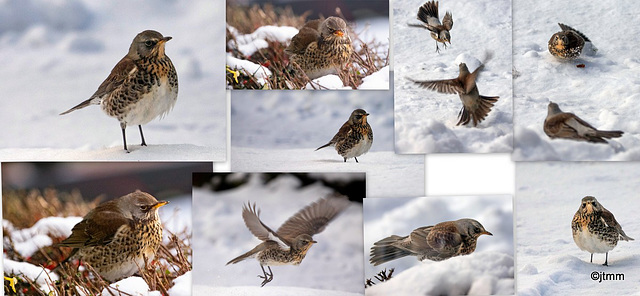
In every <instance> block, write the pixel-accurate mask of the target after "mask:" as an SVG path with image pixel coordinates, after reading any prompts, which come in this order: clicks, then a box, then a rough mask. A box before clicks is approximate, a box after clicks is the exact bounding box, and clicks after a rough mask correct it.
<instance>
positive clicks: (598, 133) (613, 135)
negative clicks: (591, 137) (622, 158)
mask: <svg viewBox="0 0 640 296" xmlns="http://www.w3.org/2000/svg"><path fill="white" fill-rule="evenodd" d="M622 134H624V132H623V131H596V137H602V138H607V139H611V138H620V137H622Z"/></svg>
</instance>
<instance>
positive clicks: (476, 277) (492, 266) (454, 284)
mask: <svg viewBox="0 0 640 296" xmlns="http://www.w3.org/2000/svg"><path fill="white" fill-rule="evenodd" d="M363 211H364V252H365V254H366V256H365V278H366V279H370V278H373V277H374V276H375V275H376V274H377V273H379V272H380V271H382V270H384V269H387V271H389V269H391V268H395V270H394V273H393V278H392V279H391V280H389V281H387V282H384V283H378V282H377V281H376V280H374V281H375V282H376V285H374V286H373V287H369V288H367V289H366V293H367V295H369V294H371V295H390V294H389V293H390V291H398V293H397V294H398V295H443V294H444V295H460V294H461V293H462V292H463V291H469V292H468V293H469V294H471V292H472V291H475V294H485V295H486V294H513V293H514V274H515V270H514V232H513V199H512V197H511V196H507V195H486V196H431V197H416V198H367V199H365V200H364V209H363ZM461 218H471V219H475V220H477V221H479V222H480V223H481V224H482V225H483V226H484V227H485V229H486V230H487V231H489V232H491V233H492V234H493V236H481V237H480V238H479V239H478V244H477V248H476V251H475V252H474V253H472V254H470V255H466V256H460V257H454V258H450V259H447V260H444V261H441V262H434V261H429V260H425V261H418V260H417V259H416V257H413V256H409V257H405V258H401V259H396V260H393V261H390V262H387V263H384V264H381V265H378V266H373V265H371V264H370V263H369V258H370V257H369V253H370V248H371V246H373V243H374V242H376V241H378V240H381V239H383V238H385V237H388V236H390V235H392V234H395V235H400V236H406V235H409V234H410V233H411V231H412V230H414V229H416V228H418V227H422V226H428V225H435V224H437V223H440V222H444V221H452V220H457V219H461ZM455 275H457V276H455ZM417 279H421V280H417ZM400 292H404V294H403V293H400ZM485 292H486V293H485Z"/></svg>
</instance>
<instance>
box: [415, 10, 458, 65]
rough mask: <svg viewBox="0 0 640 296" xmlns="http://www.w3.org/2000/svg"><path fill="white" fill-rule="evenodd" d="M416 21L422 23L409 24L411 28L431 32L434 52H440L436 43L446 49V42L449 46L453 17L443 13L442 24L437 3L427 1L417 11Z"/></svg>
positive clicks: (448, 13)
mask: <svg viewBox="0 0 640 296" xmlns="http://www.w3.org/2000/svg"><path fill="white" fill-rule="evenodd" d="M418 19H419V20H420V21H422V22H423V24H421V25H414V24H410V26H413V27H421V28H423V27H424V28H427V30H429V31H430V32H431V38H433V39H434V40H435V41H436V52H438V53H439V52H440V48H439V47H438V42H440V43H442V45H443V46H444V48H445V49H446V48H447V42H449V44H451V34H450V33H449V31H451V28H452V27H453V17H451V12H448V11H447V13H445V15H444V18H443V19H442V23H440V17H439V16H438V1H433V0H432V1H428V2H426V3H424V4H423V5H422V6H420V8H419V9H418Z"/></svg>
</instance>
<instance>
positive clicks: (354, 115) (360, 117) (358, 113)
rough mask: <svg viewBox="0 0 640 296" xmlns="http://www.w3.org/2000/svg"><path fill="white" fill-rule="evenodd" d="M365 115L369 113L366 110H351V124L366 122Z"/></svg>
mask: <svg viewBox="0 0 640 296" xmlns="http://www.w3.org/2000/svg"><path fill="white" fill-rule="evenodd" d="M367 116H369V113H367V111H364V110H363V109H356V110H353V112H351V116H350V117H349V121H350V122H351V124H366V123H367Z"/></svg>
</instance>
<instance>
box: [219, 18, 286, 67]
mask: <svg viewBox="0 0 640 296" xmlns="http://www.w3.org/2000/svg"><path fill="white" fill-rule="evenodd" d="M227 27H228V28H229V31H231V33H232V34H234V36H235V37H236V38H235V39H236V40H235V41H237V43H238V50H239V51H240V52H241V53H242V54H244V55H245V56H250V55H252V54H254V53H255V52H256V51H258V50H260V49H263V48H267V47H269V44H268V41H277V42H281V43H288V42H289V41H291V38H293V36H295V35H296V34H298V29H296V28H294V27H289V26H262V27H259V28H258V29H256V30H255V31H253V33H251V34H240V33H239V32H238V30H237V29H236V28H233V27H231V26H227ZM230 42H233V41H230ZM232 68H233V67H232ZM250 73H251V72H250Z"/></svg>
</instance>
